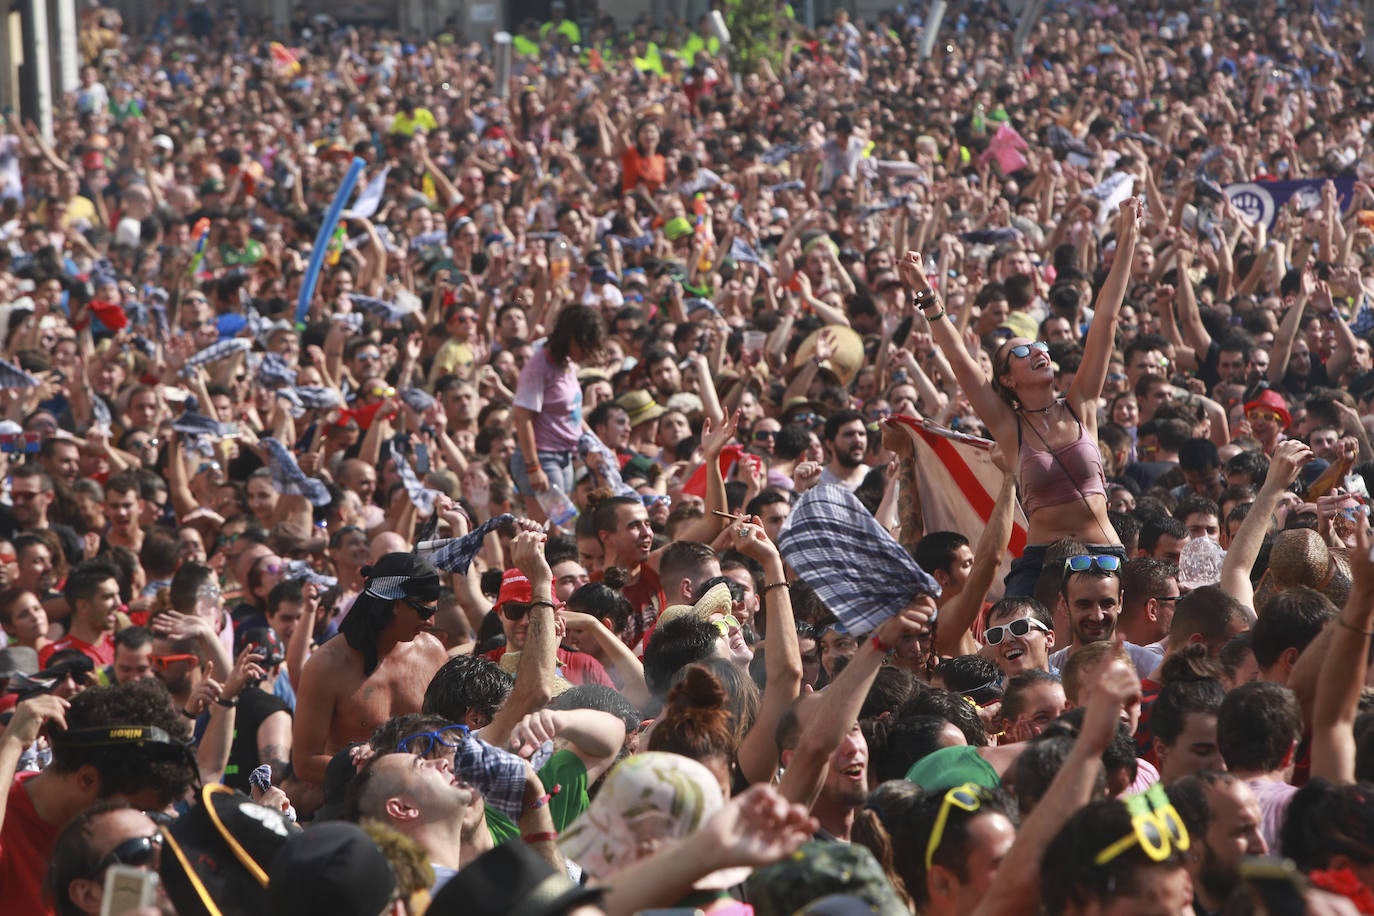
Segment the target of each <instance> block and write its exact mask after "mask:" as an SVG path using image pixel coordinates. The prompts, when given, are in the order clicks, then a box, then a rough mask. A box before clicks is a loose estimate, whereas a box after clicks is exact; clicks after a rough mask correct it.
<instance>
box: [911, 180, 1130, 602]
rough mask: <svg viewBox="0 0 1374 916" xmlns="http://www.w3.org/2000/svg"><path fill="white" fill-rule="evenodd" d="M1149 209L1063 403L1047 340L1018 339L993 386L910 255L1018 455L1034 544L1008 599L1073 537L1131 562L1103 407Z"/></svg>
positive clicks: (1123, 214)
mask: <svg viewBox="0 0 1374 916" xmlns="http://www.w3.org/2000/svg"><path fill="white" fill-rule="evenodd" d="M1141 211H1142V207H1141V204H1140V201H1139V200H1137V199H1136V198H1134V197H1132V198H1130V199H1128V200H1126V201H1125V202H1123V203H1122V204H1121V209H1120V211H1119V213H1118V215H1117V220H1116V246H1117V247H1116V254H1115V257H1114V259H1113V261H1112V267H1111V270H1110V271H1109V272H1108V274H1107V280H1106V282H1105V283H1104V284H1103V286H1102V291H1101V292H1100V293H1099V294H1098V297H1097V302H1096V304H1095V318H1094V320H1093V323H1092V326H1091V327H1090V328H1089V330H1088V335H1087V337H1086V339H1085V340H1084V346H1083V361H1082V364H1081V365H1080V366H1079V369H1078V372H1077V373H1076V375H1075V376H1074V380H1073V384H1072V385H1070V386H1069V390H1068V391H1067V392H1065V393H1064V394H1063V395H1062V396H1061V395H1060V394H1059V393H1058V392H1057V391H1056V389H1055V378H1054V375H1055V370H1054V365H1053V363H1052V362H1051V361H1050V356H1049V348H1048V345H1046V344H1045V343H1044V342H1042V341H1032V340H1027V339H1025V338H1023V337H1013V338H1011V339H1010V340H1008V341H1006V342H1005V343H1003V344H1002V345H1001V346H1000V347H998V349H997V351H996V352H995V353H994V354H993V358H992V365H993V373H994V376H993V378H992V379H989V378H987V376H986V375H985V374H984V373H983V371H982V370H981V369H980V368H979V366H978V363H977V361H976V360H975V359H974V358H973V357H972V356H971V355H970V354H969V352H968V349H967V348H966V347H965V345H964V340H963V335H962V334H961V333H960V330H959V328H958V327H957V326H956V324H955V321H954V317H953V316H950V315H948V314H946V311H945V307H944V304H943V303H942V302H941V300H940V297H939V295H938V294H937V293H936V292H935V291H934V290H933V289H932V288H931V285H930V282H929V281H928V280H927V279H926V275H925V271H924V270H923V269H922V266H921V265H922V261H921V255H920V253H919V252H914V251H911V252H907V255H906V257H905V258H903V259H902V262H901V271H902V276H903V278H904V279H905V280H906V282H907V284H908V286H910V287H911V290H912V294H913V300H914V303H915V305H916V307H917V308H919V309H920V310H921V313H922V314H923V315H924V316H925V317H926V320H927V321H929V322H930V328H931V333H932V335H933V336H934V338H935V341H936V343H937V344H938V345H939V347H940V349H941V351H943V353H944V354H945V357H946V358H947V359H948V360H949V362H950V364H951V366H952V367H953V369H954V374H955V375H956V376H957V377H958V379H959V384H960V385H961V386H962V387H963V389H964V392H965V393H966V394H967V396H968V399H969V402H970V403H971V404H972V405H973V408H974V410H975V411H976V412H977V414H978V417H979V419H981V420H982V421H983V423H984V424H985V425H986V426H987V427H988V429H989V430H990V431H991V432H992V437H993V438H994V439H995V440H997V444H998V445H1000V446H1001V447H1002V451H1003V452H1005V453H1006V454H1008V455H1012V454H1015V455H1017V456H1018V459H1017V464H1018V470H1017V482H1018V485H1019V486H1020V490H1021V505H1022V508H1024V509H1025V512H1026V518H1027V521H1028V522H1029V531H1028V532H1027V535H1028V537H1027V540H1028V542H1029V543H1028V546H1027V547H1026V549H1025V551H1024V552H1023V553H1022V555H1021V556H1020V557H1019V558H1018V559H1017V560H1015V561H1014V562H1013V563H1012V568H1011V573H1010V574H1009V575H1008V576H1007V582H1006V594H1007V595H1008V596H1023V595H1029V594H1031V592H1032V590H1033V589H1034V586H1035V580H1036V578H1037V577H1038V576H1039V574H1040V568H1041V566H1042V565H1043V564H1044V559H1045V550H1046V547H1047V546H1048V545H1049V544H1051V543H1052V542H1054V541H1057V540H1061V539H1063V538H1073V539H1075V540H1079V541H1083V542H1086V543H1089V544H1092V545H1093V547H1092V550H1091V552H1092V553H1094V554H1103V553H1115V554H1118V555H1121V556H1122V557H1124V555H1125V554H1124V551H1123V549H1122V547H1121V541H1120V539H1119V538H1118V537H1117V536H1116V533H1115V531H1114V530H1113V528H1112V524H1111V521H1110V520H1109V519H1108V518H1107V480H1106V475H1105V474H1104V473H1103V469H1102V455H1101V453H1100V452H1099V450H1098V447H1097V406H1098V401H1099V400H1100V398H1101V397H1102V388H1103V385H1104V384H1105V383H1106V380H1107V366H1108V363H1109V361H1110V360H1111V355H1112V347H1113V344H1114V337H1115V329H1116V319H1117V315H1118V313H1119V312H1120V310H1121V302H1122V299H1123V298H1124V297H1125V294H1126V285H1127V283H1128V282H1129V280H1130V271H1131V262H1132V260H1133V259H1134V256H1135V248H1136V242H1137V238H1138V235H1139V231H1140V229H1139V222H1140V216H1141Z"/></svg>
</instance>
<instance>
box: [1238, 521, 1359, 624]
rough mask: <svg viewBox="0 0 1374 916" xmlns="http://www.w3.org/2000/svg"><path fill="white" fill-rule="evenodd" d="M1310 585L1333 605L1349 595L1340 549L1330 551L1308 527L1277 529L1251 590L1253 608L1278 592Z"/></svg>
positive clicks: (1260, 610) (1346, 569)
mask: <svg viewBox="0 0 1374 916" xmlns="http://www.w3.org/2000/svg"><path fill="white" fill-rule="evenodd" d="M1290 588H1311V589H1315V590H1316V591H1319V592H1321V593H1322V594H1324V595H1326V597H1328V598H1330V599H1331V601H1332V603H1334V604H1335V605H1336V606H1337V607H1341V606H1343V605H1344V604H1345V600H1346V599H1347V598H1349V597H1350V560H1349V558H1348V557H1347V556H1346V553H1345V551H1344V550H1332V549H1331V547H1329V546H1328V545H1327V543H1326V541H1324V540H1323V539H1322V536H1321V535H1320V534H1318V533H1317V532H1315V531H1313V530H1312V529H1311V528H1292V529H1289V530H1287V531H1280V532H1279V533H1278V535H1277V536H1276V537H1275V538H1274V546H1273V548H1272V549H1271V550H1270V552H1269V569H1268V570H1267V571H1266V572H1265V574H1264V578H1262V579H1261V580H1260V584H1259V588H1257V589H1256V590H1255V611H1256V612H1257V613H1260V614H1263V613H1264V607H1265V605H1267V604H1268V603H1269V601H1270V600H1271V599H1272V598H1273V597H1274V596H1275V595H1277V594H1278V593H1279V592H1283V591H1287V590H1288V589H1290Z"/></svg>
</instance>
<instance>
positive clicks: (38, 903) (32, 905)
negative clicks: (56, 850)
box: [0, 773, 58, 916]
mask: <svg viewBox="0 0 1374 916" xmlns="http://www.w3.org/2000/svg"><path fill="white" fill-rule="evenodd" d="M37 775H38V774H37V773H20V774H19V775H18V776H16V777H15V779H14V783H13V784H12V785H11V786H10V798H9V807H8V808H6V809H5V823H4V826H3V827H0V887H3V888H4V889H5V905H4V910H5V913H6V914H7V916H47V914H49V913H51V912H52V908H51V907H49V906H48V904H47V902H46V901H45V900H44V897H43V877H44V875H46V874H47V871H48V859H50V858H51V857H52V849H53V846H54V845H56V843H57V831H58V827H57V825H55V824H49V823H48V822H47V821H45V820H43V819H42V818H41V817H39V816H38V812H37V811H36V810H35V809H34V807H33V799H31V798H29V793H28V792H27V791H25V790H24V783H26V782H28V781H29V780H30V779H32V778H33V777H35V776H37Z"/></svg>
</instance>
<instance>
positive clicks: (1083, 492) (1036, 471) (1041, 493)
mask: <svg viewBox="0 0 1374 916" xmlns="http://www.w3.org/2000/svg"><path fill="white" fill-rule="evenodd" d="M1064 406H1065V407H1066V408H1067V409H1068V411H1069V413H1070V414H1072V415H1073V418H1074V420H1076V421H1077V422H1078V438H1077V439H1075V440H1074V441H1073V442H1070V443H1069V444H1068V445H1065V446H1063V447H1062V448H1059V449H1057V450H1055V451H1053V452H1050V451H1046V450H1045V449H1042V448H1035V447H1034V446H1032V445H1031V444H1030V441H1029V440H1027V439H1026V438H1025V437H1024V436H1023V435H1022V434H1021V415H1020V414H1017V416H1016V439H1017V442H1018V443H1019V445H1020V452H1019V455H1018V465H1019V474H1018V477H1019V478H1020V483H1021V507H1022V508H1023V509H1025V510H1026V517H1027V518H1029V517H1030V516H1032V515H1034V514H1035V512H1036V510H1037V509H1043V508H1045V507H1047V506H1062V505H1065V504H1067V503H1071V502H1076V501H1078V500H1079V499H1083V498H1085V497H1088V496H1092V495H1097V496H1106V495H1107V475H1106V472H1105V471H1103V469H1102V453H1101V452H1100V451H1099V450H1098V448H1097V443H1096V442H1094V441H1093V439H1092V437H1091V436H1089V435H1088V430H1087V427H1085V426H1084V425H1083V421H1082V420H1080V419H1079V418H1078V414H1076V413H1074V411H1073V408H1072V407H1069V405H1068V404H1067V403H1065V404H1064ZM1036 438H1038V437H1036Z"/></svg>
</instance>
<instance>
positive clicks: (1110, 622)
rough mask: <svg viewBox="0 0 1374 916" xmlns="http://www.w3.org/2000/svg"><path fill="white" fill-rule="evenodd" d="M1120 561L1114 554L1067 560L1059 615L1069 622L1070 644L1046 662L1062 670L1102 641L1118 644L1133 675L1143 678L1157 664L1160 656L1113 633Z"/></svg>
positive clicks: (1118, 601)
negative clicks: (1079, 651) (1080, 651)
mask: <svg viewBox="0 0 1374 916" xmlns="http://www.w3.org/2000/svg"><path fill="white" fill-rule="evenodd" d="M1121 599H1122V591H1121V558H1120V557H1118V556H1115V555H1113V554H1101V555H1091V554H1084V555H1080V556H1073V557H1069V558H1068V559H1067V560H1065V561H1064V577H1063V579H1062V580H1061V581H1060V586H1059V613H1060V614H1061V615H1063V616H1064V617H1065V618H1066V619H1067V620H1068V621H1069V635H1070V641H1069V644H1068V645H1067V646H1065V647H1064V648H1062V649H1060V650H1059V651H1058V652H1055V653H1054V654H1053V655H1051V656H1050V658H1049V663H1050V664H1051V665H1053V666H1054V667H1055V668H1063V667H1064V663H1065V662H1067V661H1068V660H1069V656H1070V655H1072V654H1073V653H1074V652H1075V651H1076V650H1077V649H1079V648H1082V647H1083V646H1086V645H1088V644H1089V643H1094V642H1101V641H1103V640H1116V641H1117V642H1120V643H1121V645H1122V647H1123V648H1124V649H1125V650H1126V653H1127V654H1128V655H1129V656H1130V657H1131V664H1132V665H1134V666H1135V670H1136V674H1137V676H1139V677H1145V676H1146V675H1148V674H1149V673H1150V672H1151V671H1153V670H1154V669H1155V666H1156V665H1158V664H1159V656H1158V655H1157V654H1156V653H1154V652H1152V651H1151V650H1149V649H1147V648H1145V647H1144V646H1137V645H1135V644H1134V643H1129V642H1126V641H1125V640H1124V639H1121V638H1120V636H1119V634H1118V633H1117V632H1116V625H1117V621H1118V620H1119V619H1120V617H1121Z"/></svg>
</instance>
